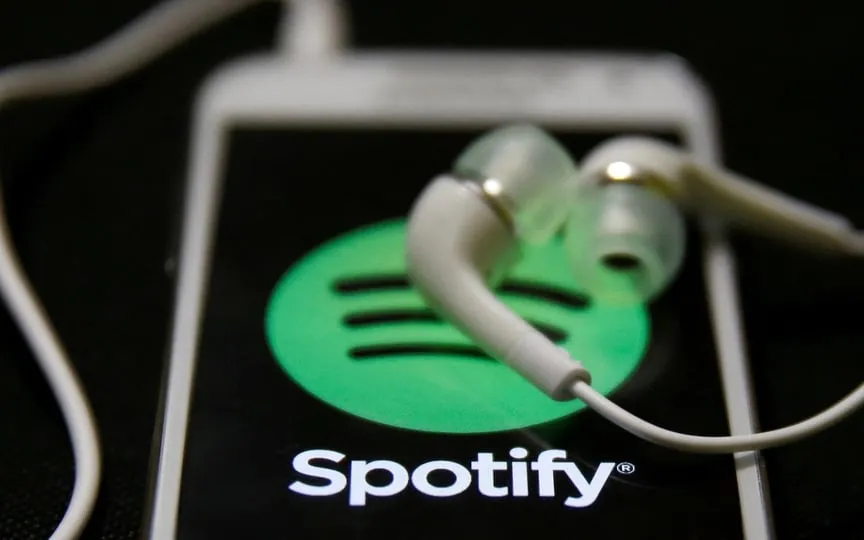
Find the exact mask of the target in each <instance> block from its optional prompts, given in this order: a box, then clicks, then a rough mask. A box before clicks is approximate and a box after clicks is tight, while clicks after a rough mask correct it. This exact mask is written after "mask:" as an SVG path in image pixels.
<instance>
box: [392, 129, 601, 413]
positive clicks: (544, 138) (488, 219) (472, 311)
mask: <svg viewBox="0 0 864 540" xmlns="http://www.w3.org/2000/svg"><path fill="white" fill-rule="evenodd" d="M575 180H576V165H575V164H574V163H573V161H572V160H571V158H570V156H569V155H568V153H567V152H566V150H564V149H563V148H562V147H561V146H560V145H559V144H558V143H557V142H556V141H555V140H554V139H552V138H551V137H550V136H549V135H547V134H546V133H544V132H543V131H541V130H539V129H537V128H534V127H531V126H511V127H505V128H501V129H499V130H496V131H492V132H491V133H489V134H487V135H485V136H483V137H481V138H480V139H478V140H477V141H476V142H474V143H473V144H472V145H470V146H469V147H468V148H467V149H466V150H465V151H464V152H463V154H462V155H461V156H460V157H459V158H458V159H457V161H456V166H455V170H454V172H453V173H452V174H450V175H444V176H440V177H438V178H436V179H435V180H433V181H432V183H431V184H429V185H428V186H427V187H426V189H424V190H423V192H422V193H421V194H420V197H419V198H418V199H417V201H416V202H415V204H414V207H413V209H412V210H411V217H410V219H409V222H408V231H407V245H406V255H407V267H408V273H409V275H410V276H411V279H412V281H413V283H414V286H415V287H416V288H417V290H418V291H419V292H420V293H421V294H422V295H423V296H424V297H425V299H426V300H427V302H428V303H429V305H430V306H431V307H432V308H433V309H435V310H437V311H438V312H439V313H440V314H441V315H442V316H443V317H444V318H445V319H447V320H449V321H451V322H452V323H453V324H454V325H455V326H456V327H458V328H460V329H461V330H462V331H463V332H464V333H465V334H467V335H468V336H470V337H471V338H472V339H473V340H474V341H475V342H476V343H477V345H478V346H480V347H481V348H483V349H484V350H485V351H486V352H487V353H488V354H489V355H490V356H492V357H493V358H497V359H499V360H501V361H503V362H504V363H506V364H508V365H510V366H511V367H512V368H514V369H515V370H516V371H518V372H519V373H521V374H522V376H524V377H525V378H527V379H528V380H530V381H531V382H532V383H534V385H535V386H537V387H538V388H540V389H541V390H543V391H544V392H545V393H546V394H548V395H549V396H550V397H552V398H553V399H557V400H564V399H572V396H571V395H570V392H569V386H570V384H572V383H573V381H575V380H579V379H582V380H588V379H589V377H588V372H587V371H586V370H585V369H584V368H583V367H582V366H581V365H580V364H579V363H578V362H575V361H574V360H573V359H572V358H570V355H569V354H568V353H567V352H566V351H564V350H563V349H561V348H559V347H558V346H557V345H555V344H554V343H552V342H551V341H549V340H548V339H547V338H546V336H544V335H543V334H542V333H541V332H539V331H537V330H536V329H535V328H534V327H532V326H531V325H530V324H528V323H527V322H525V321H524V320H522V318H520V317H519V316H518V315H516V314H515V313H513V312H512V311H510V309H509V308H507V307H506V306H505V305H504V304H503V303H501V301H499V300H498V298H497V297H496V296H495V295H494V294H493V293H492V292H491V291H490V289H489V286H490V284H491V283H492V282H494V281H495V280H496V279H497V278H498V277H500V276H501V275H502V274H503V273H504V272H506V271H507V269H508V268H510V266H511V265H512V264H513V263H514V262H516V261H517V260H518V258H519V244H520V241H521V240H523V239H524V240H527V241H542V240H544V239H547V238H548V237H549V236H551V235H552V234H554V233H555V231H556V230H558V229H559V228H560V227H561V226H562V225H563V222H564V220H565V219H566V214H567V210H568V207H569V206H570V203H571V199H570V197H569V195H568V193H569V192H570V191H571V190H572V187H573V183H574V182H575ZM561 264H567V263H566V261H561Z"/></svg>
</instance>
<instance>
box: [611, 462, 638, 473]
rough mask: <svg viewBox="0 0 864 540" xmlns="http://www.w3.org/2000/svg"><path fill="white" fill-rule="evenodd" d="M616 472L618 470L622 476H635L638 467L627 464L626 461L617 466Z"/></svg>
mask: <svg viewBox="0 0 864 540" xmlns="http://www.w3.org/2000/svg"><path fill="white" fill-rule="evenodd" d="M615 470H617V471H618V472H619V473H621V474H633V472H634V471H635V470H636V466H635V465H633V464H632V463H627V462H626V461H625V462H623V463H619V464H618V465H616V466H615Z"/></svg>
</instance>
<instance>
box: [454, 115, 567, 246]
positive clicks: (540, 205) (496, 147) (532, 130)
mask: <svg viewBox="0 0 864 540" xmlns="http://www.w3.org/2000/svg"><path fill="white" fill-rule="evenodd" d="M453 170H454V172H455V173H456V174H457V175H459V176H463V177H466V178H470V179H473V180H479V181H485V180H490V181H495V183H494V186H495V190H496V192H497V193H496V194H500V196H501V200H502V201H503V202H506V203H507V204H506V205H508V206H509V207H508V210H509V211H510V212H511V213H512V214H513V215H512V216H511V217H512V219H513V222H514V223H515V225H516V229H517V230H516V233H517V235H519V237H520V238H522V239H524V240H527V241H529V242H543V241H545V240H547V239H548V238H549V237H551V236H552V235H553V234H554V233H555V232H556V231H557V230H558V229H559V228H560V227H561V226H562V224H563V222H564V220H565V219H566V215H567V211H568V207H569V204H570V200H571V198H570V197H569V193H570V191H571V188H572V186H573V184H574V183H575V181H576V164H575V163H574V162H573V160H572V158H571V157H570V154H569V153H568V152H567V150H566V149H565V148H564V147H563V146H562V145H561V144H560V143H559V142H558V141H557V140H555V138H554V137H552V136H551V135H550V134H548V133H546V132H545V131H543V130H542V129H540V128H538V127H535V126H532V125H528V124H515V125H510V126H505V127H502V128H499V129H495V130H493V131H490V132H488V133H486V134H484V135H482V136H481V137H480V138H478V139H477V140H475V141H474V142H473V143H471V145H469V146H468V148H466V149H465V151H464V152H462V154H461V155H460V156H459V157H458V158H457V160H456V162H455V164H454V166H453Z"/></svg>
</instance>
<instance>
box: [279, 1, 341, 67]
mask: <svg viewBox="0 0 864 540" xmlns="http://www.w3.org/2000/svg"><path fill="white" fill-rule="evenodd" d="M282 1H283V2H285V4H286V9H285V10H284V16H283V18H282V21H281V23H280V25H279V35H278V40H279V47H280V48H281V49H282V50H283V51H284V52H285V53H286V56H287V57H290V58H291V59H293V60H316V61H317V60H321V59H324V58H328V57H331V56H334V55H336V54H339V53H340V52H341V51H342V50H343V49H344V48H345V44H346V42H347V41H348V35H347V34H348V25H347V22H346V20H345V8H344V5H343V2H342V0H282Z"/></svg>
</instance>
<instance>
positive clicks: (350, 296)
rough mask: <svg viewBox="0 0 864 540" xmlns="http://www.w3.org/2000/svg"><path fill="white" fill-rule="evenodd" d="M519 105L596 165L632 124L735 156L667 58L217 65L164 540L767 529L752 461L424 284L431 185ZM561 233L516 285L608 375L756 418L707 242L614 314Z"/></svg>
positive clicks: (708, 416)
mask: <svg viewBox="0 0 864 540" xmlns="http://www.w3.org/2000/svg"><path fill="white" fill-rule="evenodd" d="M516 122H526V123H532V124H536V125H539V126H541V127H544V128H546V129H548V130H550V131H551V132H552V133H553V134H555V135H556V136H557V137H559V138H560V140H561V141H562V142H563V143H564V144H565V145H566V146H568V148H569V149H570V150H571V151H572V152H573V154H574V156H575V157H576V158H577V159H578V158H581V156H582V155H583V154H584V153H585V152H586V151H588V150H589V149H590V148H591V147H592V146H594V145H595V144H597V143H598V142H600V141H602V140H603V139H605V138H607V137H611V136H615V135H618V134H622V133H642V134H649V135H655V136H658V137H662V138H665V139H667V140H670V141H673V142H676V143H678V144H681V145H683V146H685V147H688V148H689V149H691V150H692V151H694V152H697V153H699V154H701V155H703V157H705V158H707V159H717V156H718V154H719V146H720V143H719V139H718V134H717V129H716V122H715V117H714V110H713V106H712V99H711V96H710V92H709V91H708V89H707V88H706V87H705V85H703V84H702V83H700V82H699V80H698V78H697V77H696V76H695V75H694V74H693V73H692V72H691V71H690V70H689V69H688V67H687V66H686V65H685V63H683V62H682V61H681V60H680V59H679V58H677V57H674V56H671V55H666V54H644V55H630V54H613V53H594V54H560V55H554V54H548V53H547V54H539V53H534V54H504V53H501V54H405V53H383V52H379V53H365V54H359V53H351V54H346V55H345V56H342V57H337V58H334V59H332V60H328V61H327V62H322V63H307V62H290V61H286V60H285V59H284V58H279V57H269V56H265V57H259V58H253V59H244V60H242V61H239V62H236V63H233V64H231V65H229V66H228V67H226V68H224V69H221V70H220V71H219V72H218V73H216V74H215V75H214V76H212V77H211V78H210V79H209V80H208V81H207V82H206V84H205V85H204V86H203V88H202V90H201V93H200V96H199V99H198V101H197V104H196V109H195V115H194V127H193V137H192V145H191V155H190V158H189V159H190V168H189V177H188V185H187V191H186V199H185V201H186V202H185V209H184V216H183V230H182V235H181V244H180V251H179V266H178V269H177V284H176V287H177V288H176V303H175V311H174V321H173V328H172V334H171V341H170V357H169V364H168V372H167V378H166V383H165V388H164V401H163V404H162V406H163V410H162V419H161V425H160V427H159V428H160V429H159V445H158V448H157V450H156V452H155V456H154V469H153V487H152V504H151V507H150V509H149V515H148V519H147V523H146V528H147V531H148V532H147V535H148V538H150V539H153V540H157V539H158V540H165V539H170V538H181V539H183V540H197V539H204V538H206V539H208V540H218V539H220V538H239V537H243V538H289V537H291V538H306V537H325V538H329V537H341V538H390V537H399V538H405V537H411V538H440V537H442V536H449V537H451V538H478V537H492V536H494V537H498V538H511V537H512V538H517V537H518V538H524V537H529V536H530V537H538V536H541V535H542V534H544V532H547V530H548V533H549V534H550V535H552V534H555V535H560V533H561V531H562V530H565V529H566V530H570V531H571V532H572V533H573V534H580V535H582V536H586V537H591V538H622V537H637V536H639V537H641V536H644V535H646V534H648V535H651V536H657V537H663V538H669V539H673V538H694V537H699V538H718V539H719V538H723V539H726V540H728V539H729V538H735V537H745V538H747V539H748V540H763V539H767V538H771V537H772V533H771V522H770V521H771V520H770V511H769V506H768V502H767V493H766V481H765V478H764V473H763V470H762V466H761V462H760V458H759V455H758V454H756V453H745V454H740V455H738V456H735V458H734V459H733V458H732V457H729V456H712V457H704V456H684V457H682V456H681V454H678V453H671V452H669V451H666V450H663V449H659V448H656V447H653V446H651V445H649V444H647V443H644V442H642V441H639V440H637V439H634V438H632V437H631V436H629V435H628V434H626V433H624V432H622V431H621V430H619V429H618V428H616V427H614V426H611V425H609V424H608V423H606V422H605V421H602V420H601V419H599V418H598V417H596V416H595V415H593V414H592V413H591V412H587V411H584V410H582V409H581V408H580V406H579V404H574V403H569V404H560V403H550V402H548V400H544V399H545V398H544V399H541V398H543V396H541V395H540V394H539V393H538V392H536V391H535V390H533V389H531V388H530V385H528V384H527V383H526V382H525V381H521V380H520V379H518V377H516V376H515V375H514V374H512V373H510V372H509V371H507V370H506V369H505V368H503V366H499V365H498V364H497V363H495V362H489V361H488V360H489V359H488V358H484V355H483V354H482V353H480V352H479V351H477V350H476V349H474V348H473V347H472V346H471V344H470V342H468V341H467V340H466V339H465V338H464V336H461V334H459V333H458V332H456V331H455V330H454V329H452V328H450V327H449V326H448V325H446V324H444V323H443V322H442V321H440V320H438V319H437V318H436V317H435V316H434V314H432V313H431V312H430V311H428V310H427V309H425V306H424V305H423V304H422V301H421V300H420V299H419V297H418V296H417V295H416V294H415V293H414V292H413V291H412V289H411V285H410V283H409V282H408V281H407V280H406V278H405V274H404V266H403V261H402V259H403V257H402V252H401V249H402V247H401V246H402V244H401V242H400V239H401V233H402V224H403V218H404V216H405V215H406V214H407V212H408V210H409V208H410V206H411V203H412V201H413V200H414V198H415V197H416V195H417V194H418V193H419V192H420V190H421V188H422V187H423V185H424V184H425V183H426V182H428V181H429V180H430V179H431V178H433V177H434V176H435V175H437V174H439V173H441V172H444V171H446V170H447V169H448V168H449V166H450V165H451V164H452V162H453V160H454V159H455V158H456V156H457V155H458V154H459V152H460V151H461V150H462V149H463V148H464V147H465V145H467V144H468V143H469V142H470V141H471V140H472V139H473V138H474V137H476V136H478V135H480V134H481V133H482V132H484V131H486V130H488V129H492V128H494V127H497V126H500V125H502V124H507V123H516ZM693 236H697V235H693ZM691 242H693V243H695V245H696V248H697V249H695V250H692V251H691V253H698V252H699V251H698V244H699V243H700V242H702V241H701V240H700V239H699V238H692V239H691ZM711 242H715V243H716V245H713V246H708V247H709V251H710V250H711V249H715V250H716V249H721V250H725V249H727V248H726V246H725V244H723V243H722V239H713V240H711ZM718 246H719V247H718ZM703 247H704V246H703ZM556 250H560V242H558V239H556V242H553V243H552V244H550V246H547V247H543V248H542V249H540V248H538V250H537V251H536V252H531V254H529V255H528V256H526V259H525V260H524V261H523V262H520V263H519V265H517V267H516V269H515V270H514V273H513V276H511V277H510V278H509V279H508V280H506V281H505V282H504V283H503V284H502V286H501V288H500V289H499V293H500V294H501V295H502V297H506V301H507V302H508V303H510V305H511V306H512V307H513V308H514V309H515V310H517V311H519V312H520V313H521V314H523V315H524V316H526V317H527V318H529V319H531V320H532V322H535V323H536V325H537V326H538V328H541V329H542V330H543V331H544V332H546V333H547V335H549V336H550V337H552V338H553V339H555V340H557V341H559V342H560V343H562V346H567V347H573V348H574V350H576V351H578V352H580V353H582V354H583V355H588V356H590V355H591V354H590V353H591V351H595V354H594V356H596V357H597V358H598V359H597V360H596V361H598V362H603V363H604V364H603V365H604V366H608V368H605V367H604V368H603V369H605V370H606V371H605V372H604V373H605V375H602V376H601V378H603V380H604V382H603V385H604V386H605V388H604V391H606V392H607V393H609V394H611V395H612V396H613V397H614V398H615V399H616V400H618V401H619V402H620V403H622V404H626V406H627V407H628V408H630V409H632V410H634V411H635V412H636V413H637V414H639V415H640V416H643V417H645V418H647V419H649V420H653V421H655V422H658V423H661V424H663V425H665V426H668V427H671V428H673V429H679V430H685V431H688V430H689V431H692V432H706V431H708V432H710V431H712V430H713V431H714V432H717V433H723V432H725V431H727V430H728V429H729V428H728V427H727V426H730V425H731V426H732V430H733V431H734V432H736V433H739V434H741V433H747V432H748V431H753V430H754V429H755V426H756V422H755V412H754V410H753V403H752V396H751V395H750V390H749V388H750V381H749V375H748V370H747V365H746V358H745V356H744V355H743V348H742V350H734V351H730V350H726V351H717V350H716V348H715V347H714V346H713V343H714V339H713V336H712V327H711V322H710V317H709V316H708V312H707V310H706V309H705V307H704V302H703V301H702V299H703V298H704V297H705V287H704V285H703V280H702V278H701V275H700V270H701V264H702V263H701V261H700V260H699V257H695V256H692V255H691V257H690V260H689V261H688V263H687V264H688V267H687V268H685V271H684V276H683V278H682V279H681V280H680V281H679V282H678V283H677V284H676V285H675V286H674V287H673V288H672V290H671V291H670V292H669V293H668V294H667V295H666V296H665V297H664V298H663V299H662V300H661V301H660V302H658V304H657V305H655V306H651V307H650V308H638V309H634V310H630V311H628V312H627V313H617V314H610V313H609V312H608V311H604V309H603V308H600V307H597V306H594V305H593V304H592V303H591V299H590V298H588V297H586V296H585V295H584V294H583V293H582V292H581V291H580V289H579V284H578V283H574V282H572V278H570V277H569V275H568V274H567V272H566V266H565V262H564V260H563V259H560V260H559V259H557V257H559V256H560V255H561V254H560V253H559V251H556ZM709 274H710V272H709ZM715 277H716V276H715ZM694 299H696V301H694ZM718 353H723V355H722V360H721V362H722V363H723V369H722V370H721V373H722V377H721V378H718V377H717V375H716V374H717V370H716V362H717V360H716V359H717V358H718ZM580 358H581V359H583V361H584V362H586V364H589V359H588V358H584V356H582V357H580ZM499 368H500V369H499ZM597 369H600V368H599V367H598V368H592V372H593V373H596V372H597V371H596V370H597ZM469 387H470V388H469ZM647 387H651V389H652V391H651V392H648V391H646V388H647ZM469 390H470V392H469ZM724 410H725V411H726V415H725V416H724V414H723V411H724ZM529 512H530V515H529V514H528V513H529ZM682 516H687V518H686V519H685V518H682Z"/></svg>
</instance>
